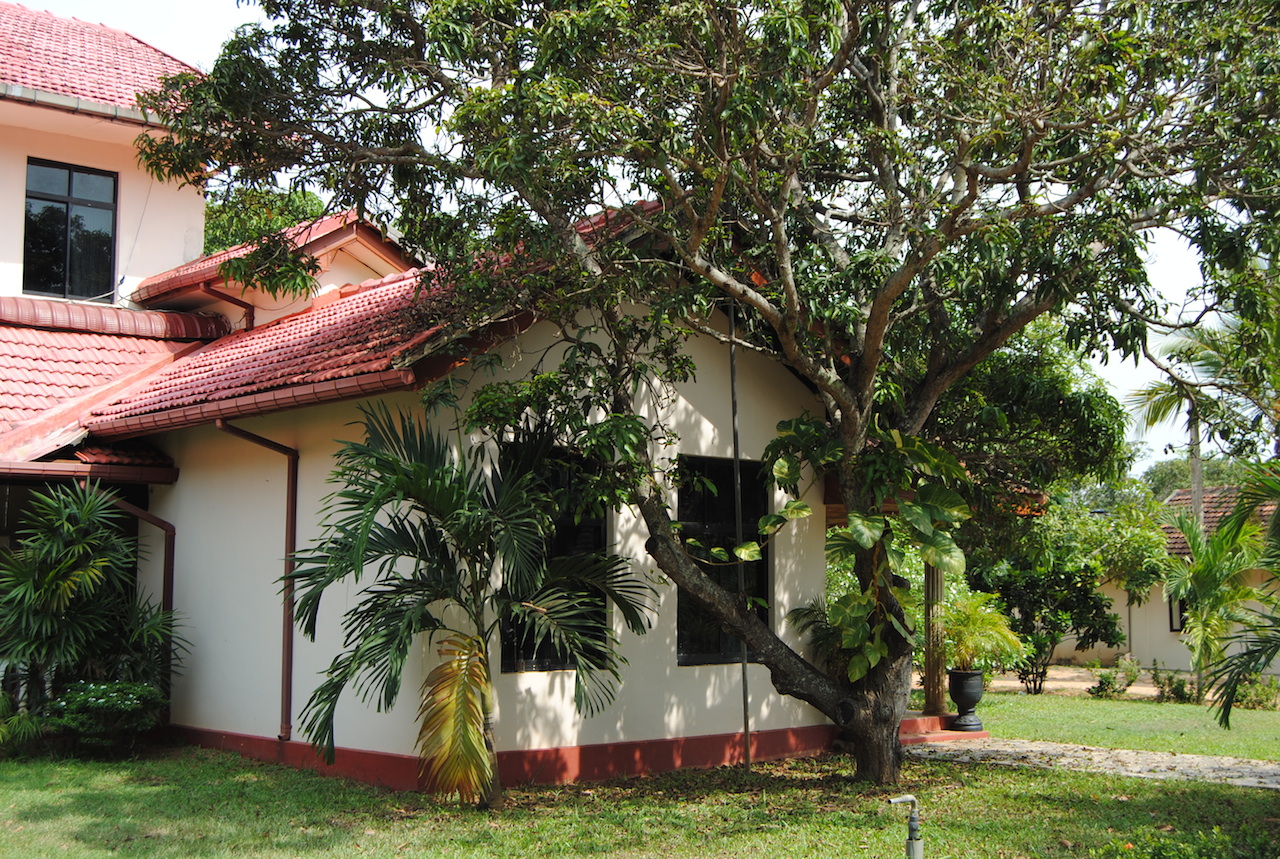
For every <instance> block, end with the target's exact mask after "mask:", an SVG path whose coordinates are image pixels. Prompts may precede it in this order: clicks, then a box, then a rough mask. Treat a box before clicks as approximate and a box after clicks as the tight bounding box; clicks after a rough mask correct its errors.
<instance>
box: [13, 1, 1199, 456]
mask: <svg viewBox="0 0 1280 859" xmlns="http://www.w3.org/2000/svg"><path fill="white" fill-rule="evenodd" d="M24 5H26V6H27V7H28V8H32V9H47V10H48V11H50V12H52V13H54V14H55V15H62V16H64V17H73V18H79V19H81V20H82V21H90V22H93V23H99V24H105V25H107V26H108V27H113V28H115V29H117V30H124V31H125V32H127V33H130V34H132V35H134V36H136V37H138V38H139V39H141V40H143V41H144V42H147V43H148V44H150V45H152V46H154V47H156V48H159V49H160V50H162V51H165V52H167V53H169V54H172V55H173V56H174V57H176V58H177V59H179V60H182V61H183V62H186V63H190V64H191V65H194V66H196V67H197V68H200V69H204V70H206V71H207V70H208V69H209V68H210V66H212V65H213V61H214V60H215V59H216V58H217V56H218V52H219V51H220V49H221V47H222V43H223V42H224V41H225V40H226V39H227V38H228V37H229V36H230V35H231V34H232V32H233V31H234V30H235V28H236V27H238V26H239V25H241V24H244V23H248V22H251V21H260V20H262V17H263V15H262V10H261V8H260V7H259V6H258V5H257V4H256V3H251V2H240V3H237V0H195V2H192V3H175V2H174V0H117V2H114V3H109V4H107V3H103V2H101V0H25V2H24ZM1148 266H1149V269H1150V271H1151V280H1152V283H1153V284H1155V285H1156V287H1157V288H1158V289H1160V290H1161V291H1162V292H1164V294H1165V295H1168V296H1177V297H1179V299H1180V297H1181V296H1182V295H1185V294H1186V292H1187V290H1188V289H1189V288H1191V287H1192V286H1194V285H1195V284H1197V283H1198V282H1199V280H1200V274H1199V266H1198V264H1197V261H1196V257H1195V255H1194V254H1193V253H1191V251H1190V250H1188V249H1187V248H1186V246H1185V245H1184V244H1183V243H1181V242H1180V241H1178V240H1177V239H1172V238H1163V237H1162V238H1161V239H1159V240H1157V242H1156V243H1155V244H1154V245H1153V249H1152V258H1151V260H1150V261H1149V263H1148ZM1097 369H1098V372H1099V374H1100V375H1101V376H1102V377H1103V378H1104V379H1105V380H1106V381H1107V382H1108V383H1109V384H1110V385H1111V388H1112V390H1113V392H1114V393H1115V394H1116V396H1118V397H1119V398H1120V399H1121V400H1122V401H1123V400H1124V398H1125V397H1126V396H1128V395H1129V394H1130V393H1132V392H1133V391H1134V390H1135V389H1136V388H1138V387H1141V386H1142V385H1144V384H1146V383H1147V382H1149V381H1151V380H1153V379H1155V378H1156V377H1157V374H1156V371H1155V370H1153V369H1152V368H1150V367H1149V366H1146V365H1141V366H1138V367H1134V365H1133V363H1132V362H1131V361H1129V362H1124V363H1121V362H1120V361H1119V360H1118V359H1116V360H1112V361H1111V362H1110V363H1109V364H1108V365H1107V366H1105V367H1103V366H1098V368H1097ZM1131 437H1132V438H1137V439H1140V440H1141V441H1142V442H1143V443H1145V444H1146V445H1147V446H1148V447H1149V448H1150V451H1151V455H1150V456H1149V457H1148V458H1146V459H1144V460H1143V461H1141V462H1140V463H1139V464H1138V465H1137V467H1136V468H1135V474H1140V473H1141V472H1142V470H1143V469H1144V468H1146V466H1148V465H1150V464H1151V463H1152V462H1155V461H1157V460H1160V459H1165V458H1166V456H1165V454H1164V452H1163V451H1164V447H1165V445H1167V444H1170V443H1176V444H1181V443H1185V439H1184V438H1183V436H1182V433H1181V432H1180V429H1179V427H1178V426H1177V425H1174V424H1170V425H1167V426H1162V427H1156V428H1154V429H1152V430H1151V431H1149V432H1147V433H1145V434H1143V435H1138V433H1137V431H1136V429H1135V430H1134V431H1132V432H1131Z"/></svg>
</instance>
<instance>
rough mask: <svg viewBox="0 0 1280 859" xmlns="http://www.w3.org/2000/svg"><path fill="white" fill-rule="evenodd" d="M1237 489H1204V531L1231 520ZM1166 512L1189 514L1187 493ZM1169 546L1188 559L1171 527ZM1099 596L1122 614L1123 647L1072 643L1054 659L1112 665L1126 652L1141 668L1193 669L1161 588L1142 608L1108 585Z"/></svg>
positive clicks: (1175, 606)
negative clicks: (1082, 648) (1087, 646)
mask: <svg viewBox="0 0 1280 859" xmlns="http://www.w3.org/2000/svg"><path fill="white" fill-rule="evenodd" d="M1238 497H1239V489H1238V488H1237V487H1234V486H1217V487H1206V488H1205V490H1204V508H1203V509H1204V528H1205V532H1206V533H1207V534H1212V533H1213V532H1215V531H1216V530H1217V529H1218V526H1219V525H1220V524H1221V523H1222V521H1223V520H1224V519H1226V518H1227V517H1228V516H1230V515H1231V513H1232V511H1233V510H1235V507H1236V499H1237V498H1238ZM1165 507H1166V509H1167V510H1168V512H1169V513H1170V514H1176V513H1179V512H1183V513H1190V512H1191V509H1192V508H1191V490H1190V489H1179V490H1177V491H1176V492H1174V493H1173V494H1172V495H1170V496H1169V497H1168V498H1167V499H1165ZM1274 509H1275V508H1274V505H1268V506H1266V507H1264V508H1263V510H1262V511H1261V516H1262V517H1263V519H1264V520H1265V518H1266V517H1268V516H1269V515H1270V514H1271V513H1272V512H1274ZM1163 528H1164V531H1165V535H1166V537H1167V543H1166V545H1165V550H1166V551H1167V552H1168V553H1169V554H1170V555H1173V556H1176V557H1186V556H1187V555H1188V554H1189V553H1190V550H1189V549H1188V547H1187V540H1186V538H1185V537H1184V536H1183V535H1182V534H1181V533H1180V532H1179V531H1178V530H1177V529H1176V528H1174V527H1173V526H1172V525H1164V526H1163ZM1267 578H1268V577H1267V574H1266V573H1264V572H1263V571H1261V570H1258V571H1255V573H1254V575H1253V578H1252V580H1251V584H1252V585H1254V586H1261V585H1263V584H1264V582H1265V581H1266V580H1267ZM1102 590H1103V593H1105V594H1106V595H1107V596H1109V597H1111V599H1112V601H1113V605H1114V610H1115V611H1116V612H1117V613H1118V614H1119V615H1120V621H1121V628H1122V629H1123V631H1124V634H1125V643H1124V644H1123V645H1121V646H1120V647H1119V648H1108V647H1104V646H1100V647H1095V648H1091V649H1090V650H1086V651H1074V650H1072V649H1071V645H1072V642H1070V641H1068V642H1064V643H1063V645H1061V646H1060V648H1059V650H1058V652H1057V656H1058V657H1059V658H1060V660H1061V661H1064V662H1066V661H1070V662H1076V663H1079V664H1084V663H1087V662H1090V661H1093V660H1099V661H1101V662H1103V663H1110V662H1113V661H1114V660H1115V659H1116V658H1117V657H1119V656H1120V655H1121V654H1122V653H1128V654H1131V655H1132V656H1133V658H1134V659H1136V660H1138V662H1139V663H1140V664H1142V665H1144V666H1150V665H1151V664H1152V663H1153V662H1159V663H1160V665H1161V667H1164V668H1171V669H1175V670H1178V671H1188V670H1190V668H1191V651H1190V650H1189V649H1188V648H1187V646H1186V644H1185V643H1183V641H1182V608H1183V607H1182V606H1180V605H1179V603H1178V602H1176V601H1175V602H1170V601H1169V600H1167V599H1165V595H1164V590H1163V587H1162V586H1161V585H1156V586H1155V587H1153V588H1152V589H1151V591H1150V592H1149V593H1148V594H1147V596H1146V599H1145V600H1144V601H1143V602H1142V603H1141V604H1131V603H1129V602H1128V595H1127V594H1126V593H1125V592H1124V591H1123V590H1122V589H1120V588H1118V587H1116V586H1115V585H1112V584H1105V585H1104V586H1103V588H1102Z"/></svg>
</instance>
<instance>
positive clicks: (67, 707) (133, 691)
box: [43, 681, 168, 748]
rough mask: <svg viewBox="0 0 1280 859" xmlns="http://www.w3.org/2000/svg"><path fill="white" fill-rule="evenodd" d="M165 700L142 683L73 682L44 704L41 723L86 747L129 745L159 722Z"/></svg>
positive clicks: (154, 690)
mask: <svg viewBox="0 0 1280 859" xmlns="http://www.w3.org/2000/svg"><path fill="white" fill-rule="evenodd" d="M167 703H168V702H167V701H165V699H164V696H163V695H161V694H160V691H159V690H158V689H156V688H155V687H154V686H148V685H147V684H145V683H127V682H124V681H110V682H107V683H85V682H81V683H72V684H71V685H70V686H68V687H67V689H66V691H65V692H63V693H62V694H61V695H59V696H58V697H57V698H55V699H54V700H52V701H50V702H49V704H48V705H47V706H46V707H45V716H44V719H43V722H44V725H45V727H46V728H47V729H50V730H52V731H54V732H57V731H66V732H68V733H70V734H71V736H72V738H73V739H74V740H75V741H76V742H77V743H80V744H83V745H86V746H94V747H99V748H110V747H120V746H126V747H131V746H132V745H133V743H134V742H135V741H136V740H137V738H138V736H139V735H140V734H143V733H146V732H147V731H149V730H151V729H152V728H154V727H156V726H157V725H159V724H160V713H161V711H162V710H163V709H164V707H165V706H166V704H167Z"/></svg>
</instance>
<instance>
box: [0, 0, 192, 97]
mask: <svg viewBox="0 0 1280 859" xmlns="http://www.w3.org/2000/svg"><path fill="white" fill-rule="evenodd" d="M103 9H104V12H105V11H108V10H109V7H107V6H104V7H103ZM183 72H188V73H194V72H196V70H195V69H194V68H192V67H191V66H188V65H187V64H186V63H183V62H181V61H180V60H176V59H174V58H173V57H171V56H169V55H168V54H166V53H164V52H163V51H160V50H157V49H156V48H153V47H151V46H150V45H148V44H147V43H146V42H142V41H140V40H138V39H136V38H134V37H133V36H130V35H129V34H128V33H124V32H121V31H120V30H113V29H111V28H110V27H106V26H103V25H102V24H90V23H88V22H85V21H80V20H78V19H76V18H59V17H58V16H56V15H53V14H50V13H49V12H37V11H34V10H31V9H28V8H26V7H25V6H18V5H14V4H11V3H3V2H0V84H9V85H15V86H20V87H25V88H27V89H32V90H38V91H41V92H48V93H55V94H57V95H61V96H67V97H70V98H78V99H83V100H85V101H90V102H94V103H95V104H104V105H112V106H116V107H125V108H134V107H136V99H135V96H136V95H137V93H139V92H146V91H149V90H153V89H156V88H157V87H158V86H159V84H160V79H161V78H162V77H165V76H167V75H176V74H180V73H183Z"/></svg>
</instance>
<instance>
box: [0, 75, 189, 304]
mask: <svg viewBox="0 0 1280 859" xmlns="http://www.w3.org/2000/svg"><path fill="white" fill-rule="evenodd" d="M141 131H142V128H141V127H139V126H137V125H131V124H126V123H119V122H112V121H109V120H105V119H100V118H95V117H90V116H87V115H75V114H70V113H65V112H62V111H57V110H52V109H49V108H41V107H32V106H29V105H23V104H19V103H15V102H6V101H2V100H0V295H21V294H22V249H23V232H24V213H25V201H26V188H27V159H28V158H41V159H44V160H47V161H57V162H61V163H64V164H70V165H73V166H76V167H90V168H93V169H95V170H106V171H110V172H113V173H116V174H117V175H118V177H119V182H118V184H117V190H116V194H117V198H116V199H117V202H116V272H115V277H116V281H117V283H118V284H119V283H120V281H121V280H122V279H123V283H122V284H121V285H119V287H118V290H117V294H118V295H119V296H121V297H127V296H128V295H129V294H130V293H131V292H132V291H133V289H134V287H136V286H137V284H138V283H139V282H141V280H142V279H143V278H145V277H148V276H150V275H153V274H155V273H156V272H160V271H166V270H168V269H170V268H173V267H175V266H178V265H181V264H182V263H185V262H187V261H189V260H192V259H195V258H196V257H198V256H200V253H201V250H202V248H203V244H204V199H203V197H202V196H201V195H200V193H199V192H198V191H196V190H195V189H193V188H190V187H187V188H179V187H178V185H177V184H175V183H162V182H158V181H157V180H155V179H153V178H151V176H149V175H148V174H147V173H146V172H145V171H144V170H142V168H140V167H139V166H138V153H137V150H136V149H135V148H134V145H133V141H134V139H135V138H137V136H138V134H139V133H140V132H141Z"/></svg>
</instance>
